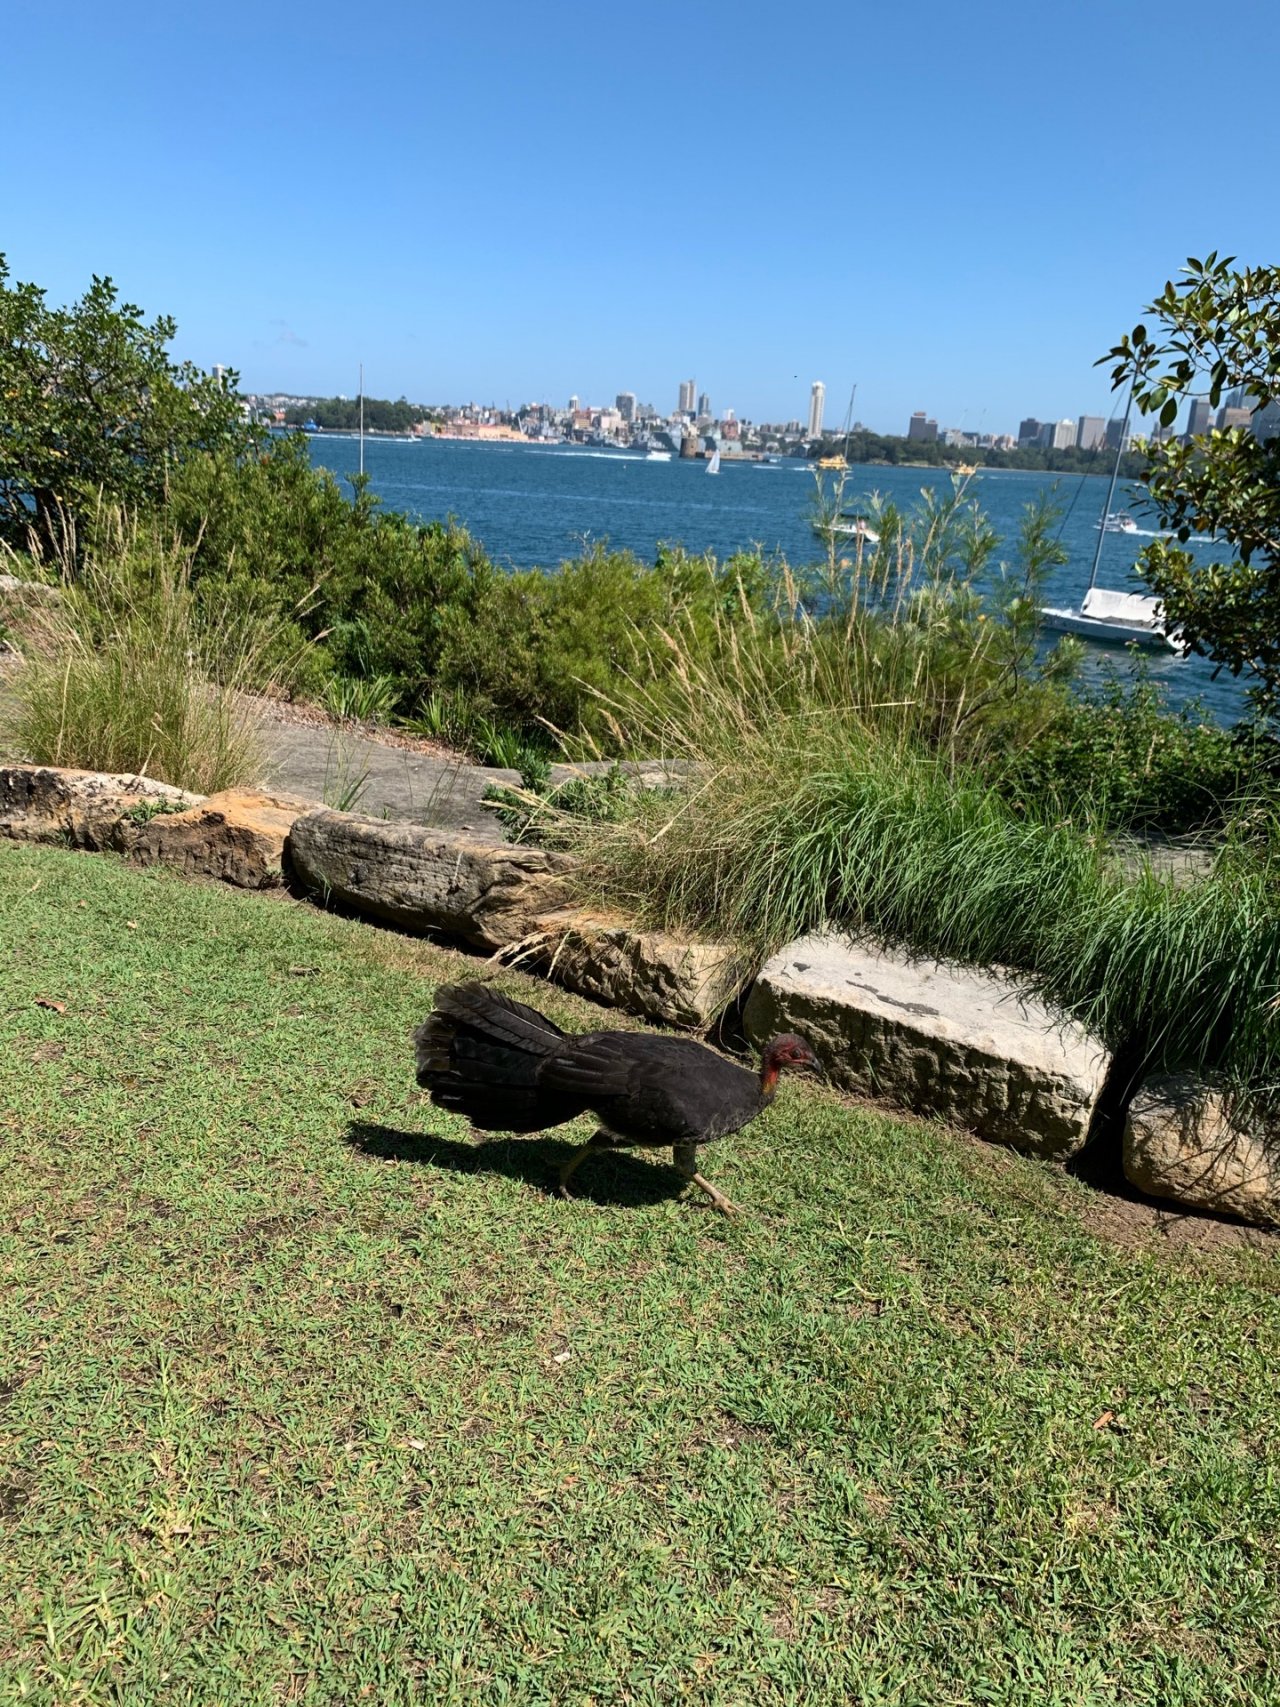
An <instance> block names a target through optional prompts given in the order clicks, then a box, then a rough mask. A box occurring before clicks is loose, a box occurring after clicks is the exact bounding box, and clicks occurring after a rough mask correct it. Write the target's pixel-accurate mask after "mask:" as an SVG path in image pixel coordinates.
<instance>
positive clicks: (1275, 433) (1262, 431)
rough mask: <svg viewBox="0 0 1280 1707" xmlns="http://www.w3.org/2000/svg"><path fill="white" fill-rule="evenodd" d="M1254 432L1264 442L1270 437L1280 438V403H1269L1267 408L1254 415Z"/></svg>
mask: <svg viewBox="0 0 1280 1707" xmlns="http://www.w3.org/2000/svg"><path fill="white" fill-rule="evenodd" d="M1253 432H1254V437H1255V438H1257V439H1258V440H1259V442H1260V443H1262V444H1266V443H1267V441H1268V440H1269V439H1280V403H1268V404H1267V406H1266V408H1265V409H1259V410H1258V413H1257V414H1256V415H1255V416H1254V417H1253Z"/></svg>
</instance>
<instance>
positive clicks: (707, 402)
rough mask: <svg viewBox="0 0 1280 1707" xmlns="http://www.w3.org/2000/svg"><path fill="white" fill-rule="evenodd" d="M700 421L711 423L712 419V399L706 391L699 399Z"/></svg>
mask: <svg viewBox="0 0 1280 1707" xmlns="http://www.w3.org/2000/svg"><path fill="white" fill-rule="evenodd" d="M698 419H699V420H700V421H709V420H710V419H711V397H710V394H709V393H708V392H705V391H704V392H702V393H701V394H700V395H699V397H698Z"/></svg>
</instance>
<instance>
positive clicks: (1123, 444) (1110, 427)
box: [1107, 415, 1129, 450]
mask: <svg viewBox="0 0 1280 1707" xmlns="http://www.w3.org/2000/svg"><path fill="white" fill-rule="evenodd" d="M1128 444H1129V441H1128V438H1127V436H1126V434H1125V430H1124V417H1123V416H1122V415H1113V416H1112V417H1111V419H1110V420H1109V421H1108V422H1107V449H1108V450H1127V449H1128Z"/></svg>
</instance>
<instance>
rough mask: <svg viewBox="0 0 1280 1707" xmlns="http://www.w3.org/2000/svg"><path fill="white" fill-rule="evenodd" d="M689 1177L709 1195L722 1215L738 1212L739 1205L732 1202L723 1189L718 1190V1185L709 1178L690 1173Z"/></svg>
mask: <svg viewBox="0 0 1280 1707" xmlns="http://www.w3.org/2000/svg"><path fill="white" fill-rule="evenodd" d="M689 1178H690V1179H691V1180H692V1181H693V1183H694V1185H696V1186H697V1187H698V1188H699V1189H700V1190H702V1191H705V1192H706V1194H707V1196H708V1197H709V1198H710V1199H711V1202H712V1204H713V1205H714V1206H715V1208H717V1209H718V1210H719V1211H720V1213H721V1214H722V1215H737V1214H738V1212H739V1211H738V1205H737V1204H736V1203H731V1202H730V1201H729V1199H728V1198H727V1197H726V1196H725V1194H724V1193H723V1192H722V1191H718V1190H717V1189H716V1187H715V1186H713V1185H712V1183H711V1181H710V1180H709V1179H704V1178H703V1177H702V1175H701V1174H690V1175H689Z"/></svg>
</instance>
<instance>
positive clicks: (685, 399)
mask: <svg viewBox="0 0 1280 1707" xmlns="http://www.w3.org/2000/svg"><path fill="white" fill-rule="evenodd" d="M693 389H694V387H693V381H692V380H691V379H682V380H681V381H680V401H679V403H677V404H676V409H677V410H678V412H679V413H680V414H681V415H691V414H692V413H693Z"/></svg>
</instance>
